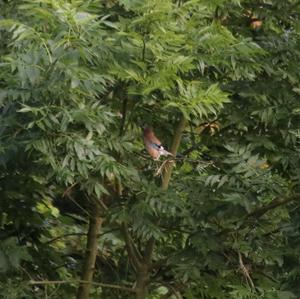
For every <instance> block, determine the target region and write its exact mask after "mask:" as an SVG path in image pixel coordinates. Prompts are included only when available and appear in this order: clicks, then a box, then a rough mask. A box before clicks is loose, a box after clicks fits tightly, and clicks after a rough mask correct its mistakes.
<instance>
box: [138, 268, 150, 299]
mask: <svg viewBox="0 0 300 299" xmlns="http://www.w3.org/2000/svg"><path fill="white" fill-rule="evenodd" d="M148 281H149V270H148V268H147V266H146V265H143V266H142V267H141V268H140V269H139V270H138V272H137V273H136V287H135V291H136V297H135V298H136V299H145V298H146V297H147V292H148V289H147V284H148Z"/></svg>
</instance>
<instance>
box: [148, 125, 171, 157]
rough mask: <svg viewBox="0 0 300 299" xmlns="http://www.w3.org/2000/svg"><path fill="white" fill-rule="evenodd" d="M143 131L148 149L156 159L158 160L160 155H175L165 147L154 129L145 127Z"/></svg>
mask: <svg viewBox="0 0 300 299" xmlns="http://www.w3.org/2000/svg"><path fill="white" fill-rule="evenodd" d="M143 133H144V134H143V135H144V144H145V147H146V150H147V151H148V153H149V155H150V156H151V157H152V158H153V159H154V160H158V159H159V157H160V156H168V155H171V156H173V155H172V154H171V153H169V152H168V151H166V150H165V149H164V147H163V146H162V145H161V142H160V141H159V140H158V139H157V137H156V136H155V134H154V132H153V131H152V129H150V128H145V129H144V132H143Z"/></svg>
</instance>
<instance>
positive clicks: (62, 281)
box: [28, 279, 135, 293]
mask: <svg viewBox="0 0 300 299" xmlns="http://www.w3.org/2000/svg"><path fill="white" fill-rule="evenodd" d="M71 283H77V284H79V283H80V284H86V283H88V284H92V285H95V286H99V287H103V288H111V289H117V290H122V291H127V292H131V293H135V290H134V289H131V288H127V287H123V286H119V285H114V284H108V283H100V282H90V281H86V280H80V279H78V280H38V281H37V280H30V281H29V282H28V284H29V285H49V284H71Z"/></svg>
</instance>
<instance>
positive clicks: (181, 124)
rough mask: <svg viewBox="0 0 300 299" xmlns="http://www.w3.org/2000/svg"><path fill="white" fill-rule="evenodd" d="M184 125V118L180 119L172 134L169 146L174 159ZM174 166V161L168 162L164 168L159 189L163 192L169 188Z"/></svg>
mask: <svg viewBox="0 0 300 299" xmlns="http://www.w3.org/2000/svg"><path fill="white" fill-rule="evenodd" d="M185 125H186V119H185V117H184V116H182V117H181V119H180V121H179V123H178V125H177V128H176V131H175V134H174V138H173V142H172V146H171V150H170V152H171V153H172V154H173V156H174V157H176V154H177V150H178V148H179V145H180V142H181V138H182V133H183V131H184V129H185ZM174 164H175V161H170V162H169V163H168V164H167V165H166V168H165V171H164V174H163V177H162V184H161V187H162V189H163V190H167V189H168V187H169V183H170V179H171V174H172V168H173V166H174Z"/></svg>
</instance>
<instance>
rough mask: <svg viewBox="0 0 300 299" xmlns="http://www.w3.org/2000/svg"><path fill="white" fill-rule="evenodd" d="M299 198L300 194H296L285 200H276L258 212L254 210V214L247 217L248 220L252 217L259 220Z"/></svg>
mask: <svg viewBox="0 0 300 299" xmlns="http://www.w3.org/2000/svg"><path fill="white" fill-rule="evenodd" d="M298 198H300V194H295V195H292V196H290V197H287V198H285V199H279V198H275V199H274V200H273V201H272V202H270V203H269V204H267V205H266V206H264V207H261V208H258V209H256V210H254V211H253V212H251V213H249V214H248V215H247V216H246V219H248V218H250V217H254V218H257V219H258V218H260V217H262V216H263V215H264V214H266V213H267V212H268V211H270V210H274V209H276V208H277V207H280V206H283V205H285V204H287V203H289V202H291V201H294V200H295V199H298Z"/></svg>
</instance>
